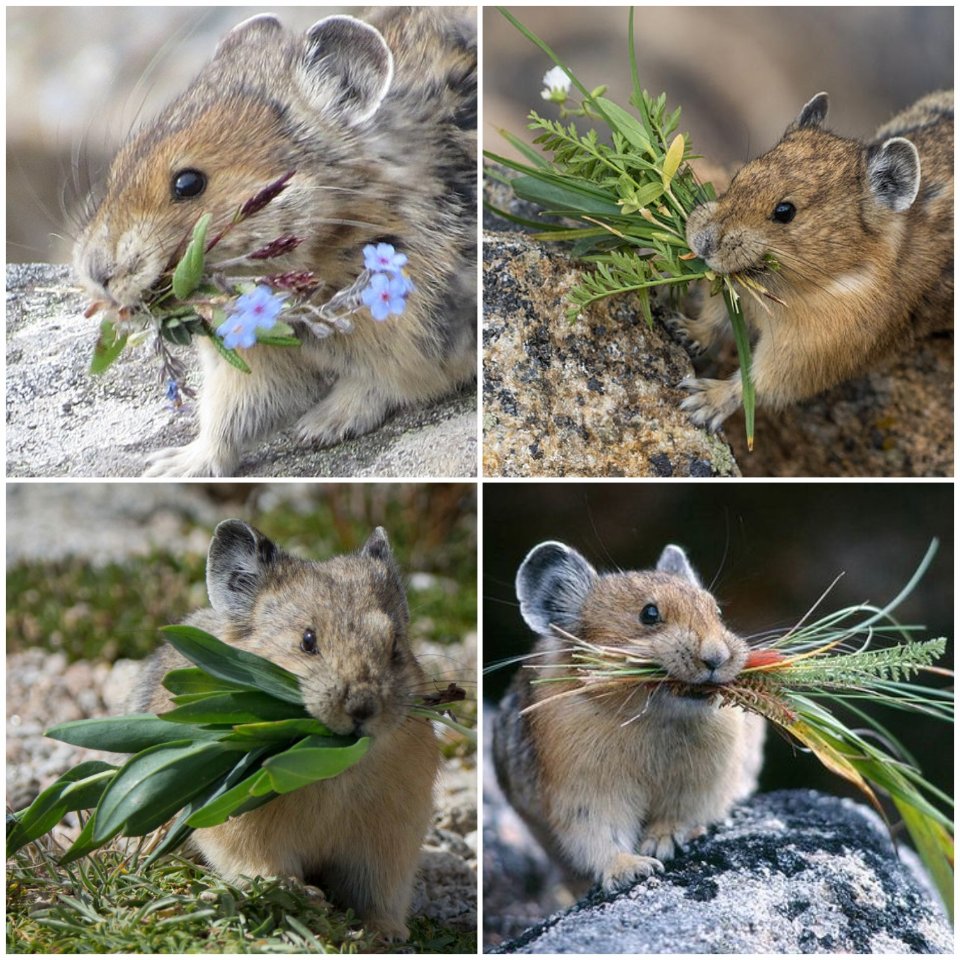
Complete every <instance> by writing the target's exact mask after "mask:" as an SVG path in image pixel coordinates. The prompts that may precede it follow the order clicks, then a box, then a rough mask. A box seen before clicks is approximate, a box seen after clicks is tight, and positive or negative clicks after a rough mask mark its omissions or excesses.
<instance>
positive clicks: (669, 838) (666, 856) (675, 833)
mask: <svg viewBox="0 0 960 960" xmlns="http://www.w3.org/2000/svg"><path fill="white" fill-rule="evenodd" d="M705 832H706V827H704V826H700V825H698V826H695V827H681V826H677V825H676V824H653V825H652V826H651V827H650V828H649V829H648V830H647V835H646V836H645V837H644V838H643V842H642V843H641V844H640V853H642V854H644V855H646V856H648V857H656V858H657V859H658V860H672V859H673V858H674V857H675V856H676V855H677V854H678V853H680V851H681V850H682V849H683V846H684V844H686V843H687V842H688V841H689V840H692V839H693V838H694V837H699V836H701V835H702V834H703V833H705Z"/></svg>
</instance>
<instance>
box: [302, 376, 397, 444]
mask: <svg viewBox="0 0 960 960" xmlns="http://www.w3.org/2000/svg"><path fill="white" fill-rule="evenodd" d="M384 415H385V410H384V409H383V406H382V404H380V403H377V402H376V400H375V399H374V398H373V397H371V396H370V394H369V393H368V392H367V391H365V390H363V389H362V388H358V387H357V386H356V385H353V384H350V383H348V382H344V381H341V382H339V383H338V384H337V385H336V386H335V387H334V388H333V390H332V391H331V392H330V394H329V395H328V396H327V397H326V398H325V399H324V400H322V401H321V402H320V403H318V404H317V406H315V407H314V408H313V409H312V410H310V411H308V412H307V413H305V414H304V415H303V416H302V417H301V418H300V420H299V421H298V422H297V433H298V435H299V436H300V439H301V440H303V441H305V442H307V443H311V444H315V445H319V446H322V447H328V446H332V445H333V444H335V443H340V441H341V440H346V439H347V437H356V436H359V435H360V434H364V433H369V432H370V431H371V430H373V429H374V428H375V427H378V426H379V425H380V424H381V423H382V422H383V418H384Z"/></svg>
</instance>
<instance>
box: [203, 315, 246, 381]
mask: <svg viewBox="0 0 960 960" xmlns="http://www.w3.org/2000/svg"><path fill="white" fill-rule="evenodd" d="M205 332H206V333H207V335H208V336H209V337H210V342H211V343H212V344H213V346H214V347H215V348H216V351H217V353H219V354H220V356H221V357H223V359H224V360H226V361H227V363H229V364H230V366H231V367H236V368H237V369H238V370H239V371H240V372H241V373H249V372H250V368H249V367H248V366H247V361H246V360H244V359H243V357H241V356H240V354H239V353H237V351H236V350H234V349H233V348H232V347H228V346H227V345H226V344H225V343H224V342H223V341H222V340H221V339H220V337H218V336H217V332H216V330H214V329H213V327H210V326H209V325H207V330H206V331H205Z"/></svg>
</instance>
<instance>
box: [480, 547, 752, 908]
mask: <svg viewBox="0 0 960 960" xmlns="http://www.w3.org/2000/svg"><path fill="white" fill-rule="evenodd" d="M516 586H517V597H518V599H519V600H520V612H521V614H522V616H523V618H524V620H525V621H526V623H527V625H528V626H529V627H530V628H531V629H532V630H533V631H534V632H535V633H536V634H537V635H538V637H539V639H538V640H537V643H536V645H535V647H534V656H533V659H532V660H531V663H533V664H536V668H537V669H536V675H539V676H540V677H544V678H551V677H552V678H555V679H553V680H552V682H550V683H531V681H530V677H529V674H530V673H531V671H530V670H524V669H523V668H521V669H520V671H519V672H518V674H517V677H516V679H515V680H514V682H513V685H512V687H511V689H510V690H509V691H508V693H507V694H506V696H505V698H504V700H503V702H502V703H501V705H500V710H499V712H498V714H497V717H496V719H495V725H494V737H493V753H494V764H495V768H496V773H497V778H498V780H499V782H500V785H501V787H502V788H503V791H504V793H505V794H506V796H507V798H508V799H509V801H510V803H511V804H512V805H513V807H514V808H515V809H516V810H517V812H518V813H519V814H520V815H521V817H522V818H523V819H524V820H525V821H526V823H527V825H528V826H529V827H530V829H531V831H532V832H533V834H534V836H535V837H536V838H537V840H538V841H539V842H540V844H541V845H542V846H543V847H544V849H545V850H546V851H547V853H548V854H549V855H550V856H551V857H552V858H553V859H554V860H556V861H557V862H558V864H559V865H560V866H561V867H562V868H564V870H565V871H566V873H567V875H568V878H569V880H570V881H571V884H572V886H573V887H574V889H577V888H578V887H582V886H583V885H584V883H585V882H588V883H592V882H596V881H599V882H600V883H602V885H603V887H604V889H606V890H608V891H612V890H616V889H618V888H620V887H623V886H626V885H629V884H630V883H632V882H633V881H635V880H636V879H637V878H639V877H647V876H650V875H651V874H652V873H653V872H654V871H661V870H663V861H664V860H667V859H669V858H670V857H672V856H673V855H674V853H675V851H677V850H679V848H680V847H682V846H683V844H684V843H686V842H687V841H688V840H689V839H691V838H693V837H695V836H698V835H699V834H701V833H703V831H704V829H705V828H706V826H707V825H708V824H710V823H712V822H714V821H716V820H718V819H719V818H721V817H724V816H726V814H727V813H728V811H729V810H730V808H731V806H732V804H733V803H734V801H736V800H738V799H741V798H743V797H745V796H747V795H748V794H749V793H751V792H752V791H753V790H754V788H755V787H756V782H757V775H758V773H759V769H760V764H761V761H762V751H763V738H764V732H765V730H764V725H763V721H762V720H761V719H760V718H759V717H757V716H754V715H752V714H747V713H745V712H744V711H742V710H740V709H739V708H736V707H726V706H725V707H720V706H718V705H717V704H716V703H715V702H714V700H713V699H712V698H710V697H707V696H704V697H698V696H696V695H695V690H696V687H697V686H698V685H701V684H709V685H711V686H715V685H717V684H722V683H725V682H727V681H729V680H732V679H733V678H734V677H736V676H737V674H738V673H739V672H740V670H741V669H742V668H743V666H744V663H745V662H746V659H747V653H748V650H747V645H746V643H745V642H744V641H743V640H742V639H740V638H739V637H737V636H736V635H735V634H733V633H731V632H730V631H729V630H728V629H727V628H726V627H725V626H724V624H723V621H722V620H721V619H720V611H719V608H718V607H717V603H716V601H715V600H714V598H713V596H712V595H711V594H710V593H709V592H708V591H707V590H705V589H704V588H703V587H702V586H701V584H700V581H699V579H698V577H697V575H696V573H695V572H694V570H693V568H692V567H691V566H690V563H689V561H688V559H687V556H686V554H685V553H684V551H683V550H682V549H681V548H680V547H677V546H672V545H671V546H667V547H666V548H665V549H664V551H663V553H662V554H661V556H660V559H659V561H658V562H657V566H656V569H654V570H645V571H636V572H622V573H610V574H603V575H601V574H598V573H597V572H596V570H594V568H593V567H592V566H591V565H590V564H589V563H588V562H587V560H586V559H584V557H582V556H581V555H580V554H579V553H578V552H577V551H576V550H573V549H571V548H570V547H568V546H565V545H564V544H562V543H556V542H552V541H548V542H546V543H541V544H540V545H539V546H537V547H535V548H534V549H533V550H532V551H531V552H530V553H529V554H528V555H527V558H526V559H525V560H524V561H523V564H522V565H521V567H520V569H519V571H518V573H517V585H516ZM554 627H557V628H559V630H560V631H564V632H566V633H567V634H573V635H574V636H576V637H577V638H579V639H581V640H584V641H587V642H589V643H594V644H603V645H608V646H616V647H624V648H627V649H630V650H631V651H634V652H636V653H637V654H639V655H640V656H643V657H646V658H650V659H653V660H655V661H656V662H657V663H658V664H659V665H660V666H662V667H663V669H664V670H666V671H667V673H668V674H669V675H670V677H671V678H673V679H676V680H680V681H682V682H683V683H685V684H688V685H690V686H691V687H692V688H693V691H692V693H693V695H691V696H679V695H676V694H674V693H672V692H670V690H669V689H668V688H667V687H666V686H659V687H653V688H652V689H651V690H650V691H649V692H647V691H646V690H645V689H643V688H641V687H638V686H634V685H630V686H627V687H625V688H624V692H623V693H620V692H613V693H611V692H608V691H605V692H604V693H603V694H602V695H597V694H595V693H591V692H590V691H589V690H588V689H587V688H586V687H584V686H583V685H582V683H581V681H580V680H577V679H569V680H567V679H563V680H561V679H559V678H563V677H565V676H569V671H570V668H571V666H572V665H573V663H574V661H573V660H572V658H571V651H570V648H569V643H567V642H565V640H564V639H563V636H562V634H561V633H560V632H558V631H557V630H554ZM558 692H561V693H564V695H563V696H559V697H556V694H557V693H558ZM529 707H534V708H535V709H532V710H529V711H528V712H526V713H522V712H521V711H524V710H527V708H529Z"/></svg>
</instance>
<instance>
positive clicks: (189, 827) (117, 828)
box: [7, 626, 472, 863]
mask: <svg viewBox="0 0 960 960" xmlns="http://www.w3.org/2000/svg"><path fill="white" fill-rule="evenodd" d="M165 633H166V634H167V638H168V639H169V641H170V643H171V644H172V645H173V646H174V647H176V649H177V650H178V651H179V652H180V653H181V654H182V655H183V656H184V657H186V658H187V659H188V660H189V661H190V662H191V663H193V664H194V666H192V667H187V668H183V669H178V670H172V671H171V672H169V673H168V674H167V675H166V676H165V677H164V679H163V685H164V687H165V688H166V689H167V690H169V691H170V692H171V693H172V694H173V697H172V702H173V704H174V706H173V708H172V709H170V710H168V711H166V712H165V713H163V714H160V715H159V716H155V715H153V714H134V715H131V716H126V717H104V718H99V719H94V720H76V721H71V722H68V723H61V724H58V725H57V726H55V727H52V728H51V729H50V730H48V731H47V736H49V737H52V738H53V739H56V740H60V741H63V742H64V743H70V744H74V745H76V746H81V747H87V748H91V749H96V750H106V751H110V752H115V753H126V754H130V755H131V756H130V759H129V760H127V761H126V763H124V764H123V765H122V766H119V767H118V766H115V765H113V764H110V763H106V762H104V761H100V760H93V761H87V762H85V763H81V764H79V765H78V766H76V767H74V768H73V769H71V770H69V771H67V773H65V774H64V775H63V776H62V777H61V778H60V779H59V780H57V781H56V783H54V784H52V785H51V786H50V787H48V788H47V789H46V790H44V791H43V792H42V793H41V794H40V795H39V796H38V797H37V798H36V800H34V802H33V803H32V804H31V805H30V806H29V807H27V808H25V809H24V810H20V811H19V812H17V813H16V814H14V815H12V817H8V821H7V853H8V855H10V854H12V853H14V852H15V851H16V850H18V849H19V848H20V847H22V846H24V845H25V844H27V843H30V842H31V841H33V840H36V839H38V838H39V837H41V836H42V835H43V834H45V833H48V832H49V831H50V830H52V829H53V828H54V827H55V826H56V825H57V824H58V823H59V822H60V821H61V820H62V819H63V817H64V816H65V815H66V814H67V813H71V812H76V811H82V810H87V811H91V812H90V814H89V816H88V817H87V819H86V823H85V824H84V827H83V829H82V831H81V832H80V835H79V837H78V838H77V839H76V840H75V841H74V843H73V844H72V846H71V847H70V848H69V849H68V850H67V851H66V853H65V854H64V855H63V857H62V858H61V860H60V862H61V863H70V862H72V861H74V860H77V859H79V858H80V857H83V856H86V855H88V854H90V853H92V852H93V851H94V850H97V849H98V848H100V847H102V846H104V845H105V844H107V843H109V842H110V841H111V840H112V839H113V838H114V837H116V836H118V835H119V836H124V837H134V836H145V835H147V834H148V833H151V832H152V831H154V830H156V829H157V828H159V827H161V826H163V825H165V824H167V827H166V829H165V831H164V832H163V834H162V835H158V837H157V839H156V841H155V842H154V844H153V849H152V852H151V854H150V857H149V860H150V861H152V860H155V859H156V858H157V857H159V856H161V855H162V854H164V853H168V852H171V851H173V850H175V849H176V848H177V847H178V846H179V845H180V844H182V843H183V842H184V841H185V840H186V839H187V838H188V837H189V836H190V834H191V833H192V832H193V831H194V830H195V829H198V828H202V827H211V826H216V825H217V824H221V823H224V822H225V821H226V820H228V819H230V818H231V817H236V816H240V815H241V814H243V813H246V812H248V811H250V810H254V809H256V808H257V807H260V806H262V805H264V804H266V803H269V802H270V801H271V800H273V799H274V798H275V797H277V796H280V795H281V794H285V793H291V792H292V791H294V790H298V789H300V788H301V787H305V786H308V785H310V784H311V783H316V782H317V781H319V780H325V779H329V778H331V777H335V776H338V775H339V774H340V773H342V772H343V771H344V770H347V769H348V768H350V767H351V766H353V765H354V764H355V763H358V762H359V761H360V760H362V759H363V757H364V755H365V754H366V752H367V749H368V747H369V745H370V738H369V737H356V736H352V735H351V736H342V735H338V734H333V733H332V732H331V731H330V730H328V729H327V728H326V727H325V726H324V725H323V724H322V723H320V722H319V721H318V720H316V719H315V718H314V717H312V716H311V715H310V714H309V713H308V712H307V710H306V707H305V706H304V701H303V696H302V694H301V691H300V683H299V681H298V679H297V677H296V676H295V675H294V674H292V673H290V672H289V671H287V670H285V669H283V668H282V667H280V666H277V665H276V664H274V663H271V662H270V661H269V660H265V659H263V658H262V657H259V656H257V655H255V654H252V653H249V652H247V651H243V650H239V649H238V648H236V647H233V646H230V645H228V644H224V643H221V642H220V641H219V640H218V639H216V638H215V637H213V636H211V635H210V634H208V633H205V632H204V631H202V630H198V629H197V628H195V627H188V626H174V627H166V628H165ZM464 696H465V693H464V691H463V690H462V689H461V688H460V687H457V686H456V685H455V684H450V685H449V686H448V687H447V688H446V689H445V690H442V691H439V692H437V693H436V694H432V695H428V696H426V697H420V698H417V699H416V700H415V701H414V702H412V703H411V704H410V707H409V710H408V712H409V714H410V715H411V716H413V717H417V718H421V719H428V720H436V721H438V722H440V723H444V724H446V725H447V726H450V727H452V728H454V729H456V730H458V731H459V732H461V733H465V734H467V735H468V736H469V735H472V731H470V730H469V729H467V728H465V727H463V726H462V725H460V724H458V723H457V722H456V720H455V719H454V718H452V717H451V716H450V714H449V705H450V704H452V703H455V702H457V701H459V700H462V699H463V698H464Z"/></svg>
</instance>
